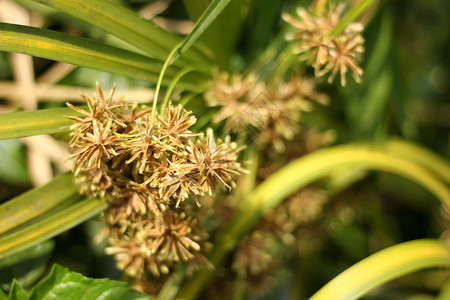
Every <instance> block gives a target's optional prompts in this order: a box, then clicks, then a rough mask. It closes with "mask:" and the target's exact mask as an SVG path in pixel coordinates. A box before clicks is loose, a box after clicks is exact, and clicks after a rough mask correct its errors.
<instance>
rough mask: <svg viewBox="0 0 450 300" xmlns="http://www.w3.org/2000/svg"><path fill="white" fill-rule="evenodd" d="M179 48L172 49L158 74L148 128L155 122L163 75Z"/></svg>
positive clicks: (178, 46)
mask: <svg viewBox="0 0 450 300" xmlns="http://www.w3.org/2000/svg"><path fill="white" fill-rule="evenodd" d="M180 47H181V44H179V45H177V46H176V47H175V48H173V50H172V51H171V52H170V54H169V56H168V57H167V59H166V61H165V62H164V65H163V67H162V69H161V73H159V78H158V83H157V84H156V89H155V97H154V98H153V109H152V119H151V121H150V126H153V123H154V122H155V114H156V104H157V103H158V97H159V90H160V89H161V83H162V80H163V78H164V73H165V72H166V70H167V68H168V67H169V65H170V64H171V62H172V58H173V57H174V56H175V54H176V53H177V52H178V49H180Z"/></svg>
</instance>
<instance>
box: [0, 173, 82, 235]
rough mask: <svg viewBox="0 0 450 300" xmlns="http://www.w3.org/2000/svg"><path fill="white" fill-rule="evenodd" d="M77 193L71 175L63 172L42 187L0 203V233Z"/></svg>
mask: <svg viewBox="0 0 450 300" xmlns="http://www.w3.org/2000/svg"><path fill="white" fill-rule="evenodd" d="M77 194H78V189H77V187H76V185H75V182H74V178H73V175H72V174H70V173H65V174H62V175H59V176H58V177H56V178H54V179H53V180H52V181H50V182H49V183H47V184H45V185H43V186H42V187H39V188H36V189H33V190H31V191H29V192H26V193H24V194H22V195H20V196H18V197H16V198H14V199H11V200H9V201H7V202H5V203H3V204H2V205H0V234H1V233H4V232H6V231H8V230H9V229H11V228H14V227H16V226H19V225H21V224H23V223H25V222H26V221H29V220H31V219H33V218H35V217H37V216H39V215H41V214H43V213H44V212H46V211H48V210H50V209H51V208H53V207H55V206H57V205H59V204H61V203H62V202H64V201H66V200H68V199H70V198H72V197H74V196H75V195H77Z"/></svg>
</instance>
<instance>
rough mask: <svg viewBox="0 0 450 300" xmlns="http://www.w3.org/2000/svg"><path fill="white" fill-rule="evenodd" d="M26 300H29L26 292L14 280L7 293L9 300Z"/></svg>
mask: <svg viewBox="0 0 450 300" xmlns="http://www.w3.org/2000/svg"><path fill="white" fill-rule="evenodd" d="M27 299H30V298H29V297H28V294H27V292H26V291H25V290H24V289H23V287H22V286H21V285H20V284H19V283H18V282H17V281H16V280H14V281H13V284H12V288H11V291H10V292H9V300H27Z"/></svg>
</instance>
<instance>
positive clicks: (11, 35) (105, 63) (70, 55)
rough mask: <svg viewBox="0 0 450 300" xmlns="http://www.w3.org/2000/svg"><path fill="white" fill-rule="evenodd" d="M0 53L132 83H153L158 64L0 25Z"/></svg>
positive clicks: (66, 36) (47, 33)
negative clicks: (93, 71)
mask: <svg viewBox="0 0 450 300" xmlns="http://www.w3.org/2000/svg"><path fill="white" fill-rule="evenodd" d="M0 41H1V43H0V50H1V51H8V52H17V53H22V54H27V55H32V56H37V57H42V58H46V59H51V60H57V61H62V62H66V63H69V64H74V65H77V66H81V67H88V68H92V69H97V70H101V71H105V72H109V73H117V74H121V75H125V76H129V77H132V78H136V79H141V80H147V81H156V79H157V78H158V74H159V70H160V69H161V67H162V64H161V62H159V61H156V60H154V59H152V58H149V57H145V56H143V55H140V54H137V53H134V52H130V51H127V50H123V49H120V48H117V47H113V46H109V45H106V44H102V43H100V42H97V41H94V40H91V39H88V38H84V37H79V36H75V35H70V34H65V33H61V32H57V31H52V30H47V29H42V28H34V27H29V26H22V25H15V24H6V23H0Z"/></svg>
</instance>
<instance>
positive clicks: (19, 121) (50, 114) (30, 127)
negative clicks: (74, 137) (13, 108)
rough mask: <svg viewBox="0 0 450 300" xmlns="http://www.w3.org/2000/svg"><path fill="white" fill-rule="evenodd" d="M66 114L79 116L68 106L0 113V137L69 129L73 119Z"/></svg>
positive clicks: (6, 137) (15, 136) (14, 136)
mask: <svg viewBox="0 0 450 300" xmlns="http://www.w3.org/2000/svg"><path fill="white" fill-rule="evenodd" d="M66 115H72V116H79V114H78V113H76V112H74V111H73V110H72V109H70V108H51V109H40V110H36V111H24V112H16V113H8V114H0V139H1V140H4V139H13V138H20V137H26V136H32V135H40V134H52V133H60V132H66V131H69V126H70V125H72V124H73V121H71V120H69V119H68V118H66V117H65V116H66Z"/></svg>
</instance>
